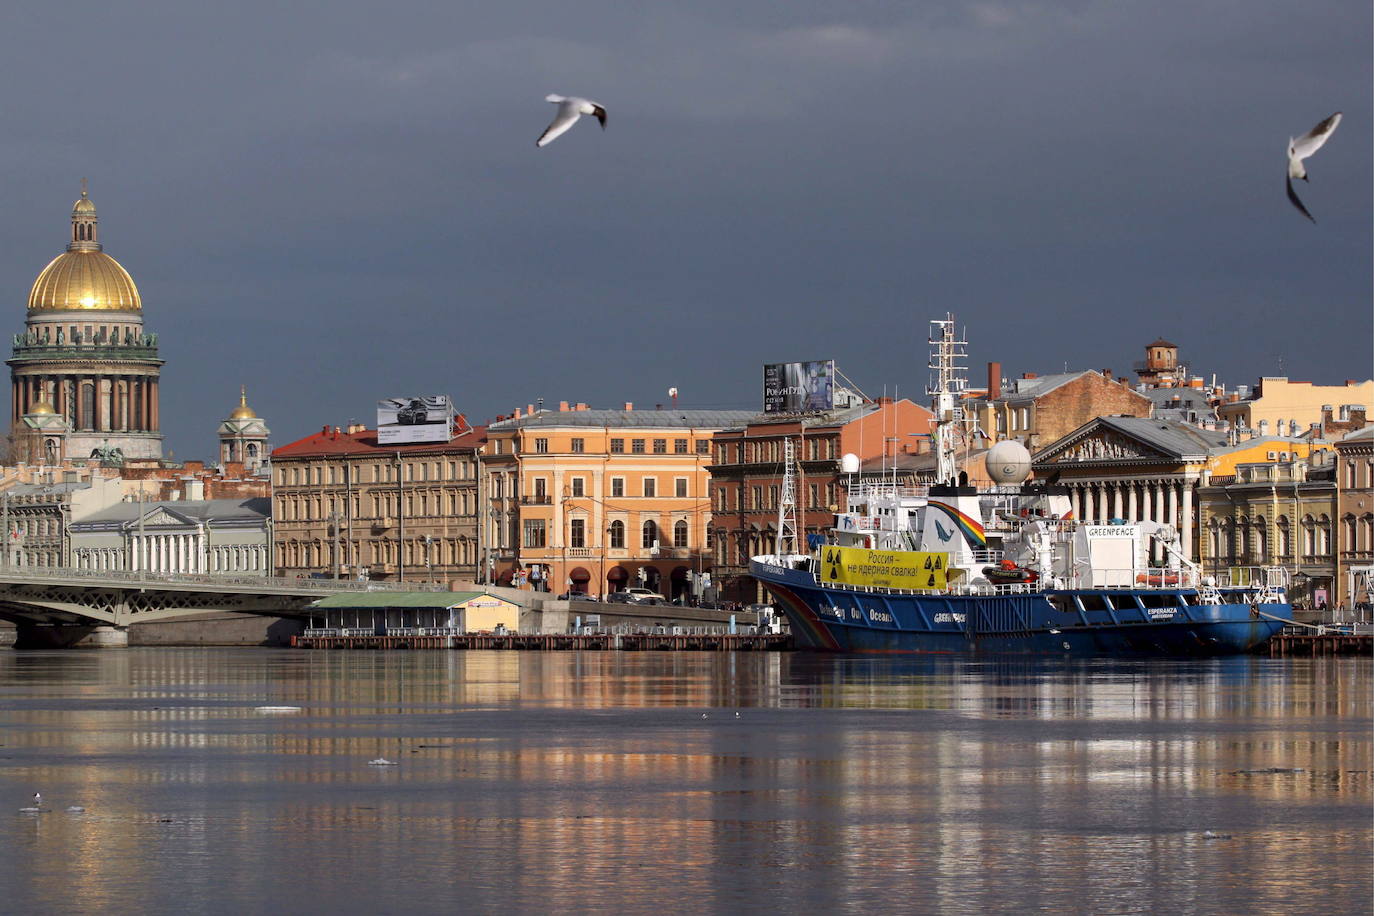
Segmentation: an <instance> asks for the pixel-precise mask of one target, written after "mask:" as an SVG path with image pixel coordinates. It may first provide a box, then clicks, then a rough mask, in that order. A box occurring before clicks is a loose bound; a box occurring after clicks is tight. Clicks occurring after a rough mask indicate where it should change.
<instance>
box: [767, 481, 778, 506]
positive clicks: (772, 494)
mask: <svg viewBox="0 0 1374 916" xmlns="http://www.w3.org/2000/svg"><path fill="white" fill-rule="evenodd" d="M777 507H778V488H777V485H776V484H774V485H773V486H771V487H769V488H768V508H770V509H776V508H777Z"/></svg>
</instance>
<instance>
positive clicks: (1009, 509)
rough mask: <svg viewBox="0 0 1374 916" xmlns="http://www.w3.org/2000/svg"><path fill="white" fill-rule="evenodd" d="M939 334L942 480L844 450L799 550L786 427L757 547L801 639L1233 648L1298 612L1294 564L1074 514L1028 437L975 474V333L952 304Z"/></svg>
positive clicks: (936, 377) (1034, 648) (835, 645)
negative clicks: (871, 464)
mask: <svg viewBox="0 0 1374 916" xmlns="http://www.w3.org/2000/svg"><path fill="white" fill-rule="evenodd" d="M930 345H931V359H930V371H931V380H930V386H929V389H928V392H929V394H930V395H931V397H932V403H933V407H934V413H935V419H934V421H933V430H932V433H931V439H932V445H933V450H934V452H935V468H936V472H935V480H936V481H937V483H933V484H930V485H922V486H913V485H910V484H901V485H899V483H898V482H897V481H896V479H895V476H894V477H893V478H892V479H867V478H865V477H864V476H863V475H860V474H858V471H859V470H860V468H859V460H858V458H857V457H855V456H853V455H846V456H844V458H843V459H842V462H841V473H842V474H843V475H844V476H845V478H846V496H845V505H844V507H843V509H844V511H842V512H836V514H835V520H834V525H833V527H831V528H830V529H829V530H828V532H827V533H826V534H824V535H821V536H815V535H813V536H811V537H810V538H809V539H808V542H807V543H805V548H806V549H804V550H799V549H798V546H799V544H798V538H797V533H796V530H797V529H796V506H795V491H796V484H795V461H794V457H793V454H792V452H793V450H792V447H791V443H790V442H788V443H785V446H786V447H785V451H784V459H785V472H784V478H783V483H782V487H781V493H780V501H779V510H778V524H777V534H776V539H775V542H774V551H773V553H771V554H764V555H760V556H755V557H752V558H751V559H750V562H749V570H750V574H751V575H752V576H753V577H754V578H755V579H757V580H758V581H759V582H760V583H762V584H763V586H764V587H765V589H767V591H768V592H769V594H770V595H771V596H772V598H773V600H774V601H775V603H776V604H777V606H778V608H779V609H780V610H781V612H782V613H783V614H784V615H785V617H786V619H787V621H788V624H789V627H790V629H791V632H792V634H793V638H794V640H795V642H796V645H797V646H798V647H800V648H809V649H818V650H828V651H835V652H868V653H939V652H950V653H953V652H980V653H1038V654H1068V655H1108V656H1199V655H1207V656H1210V655H1233V654H1239V653H1244V652H1251V651H1254V650H1255V649H1257V648H1258V647H1260V646H1262V645H1263V644H1264V643H1265V642H1266V641H1267V640H1269V639H1270V638H1271V637H1272V636H1274V635H1275V634H1276V633H1278V632H1279V631H1280V630H1281V629H1282V628H1283V627H1284V626H1285V625H1287V624H1290V623H1292V616H1293V612H1292V606H1291V604H1290V603H1289V601H1288V598H1287V590H1288V579H1287V571H1286V570H1285V569H1284V568H1283V567H1238V568H1232V569H1231V570H1228V571H1226V572H1225V573H1224V574H1222V575H1219V576H1218V575H1204V574H1203V571H1202V569H1201V568H1200V567H1199V566H1198V565H1197V564H1196V563H1194V562H1193V561H1192V560H1191V559H1190V558H1189V557H1187V556H1185V555H1184V553H1183V551H1182V548H1181V545H1180V541H1179V536H1178V532H1177V530H1176V529H1175V528H1174V527H1172V526H1170V525H1167V524H1164V523H1161V522H1155V521H1130V520H1126V519H1120V518H1112V519H1106V520H1093V521H1089V520H1080V519H1076V518H1074V514H1073V507H1072V506H1073V504H1072V501H1071V499H1070V496H1069V493H1068V490H1067V489H1066V488H1063V487H1058V486H1056V485H1055V484H1054V483H1052V482H1032V481H1030V480H1029V477H1030V471H1031V459H1030V454H1029V453H1028V452H1027V450H1026V448H1025V446H1023V445H1022V444H1021V443H1020V442H1017V441H1015V440H1004V441H1002V442H998V443H996V444H995V445H993V447H992V448H991V449H990V450H989V451H988V453H987V458H986V466H987V470H988V475H989V477H990V478H991V479H992V480H993V485H992V486H990V487H983V488H981V489H980V488H975V487H972V486H969V485H968V476H967V474H966V473H964V472H962V471H961V470H960V469H959V467H958V463H957V460H956V459H957V444H958V442H959V441H961V439H962V441H968V438H969V433H970V428H969V427H970V425H971V424H972V417H971V415H970V414H968V413H967V412H965V411H964V410H962V409H961V404H962V402H963V399H964V396H965V385H966V382H965V380H964V374H963V373H964V367H963V366H962V365H961V362H962V361H963V360H964V359H966V353H967V342H966V341H965V340H964V339H963V338H962V336H961V335H960V334H959V333H958V332H957V331H956V329H955V324H954V319H953V316H951V315H946V316H945V317H944V318H943V319H937V320H934V321H932V322H931V333H930ZM839 508H840V507H838V506H837V507H835V509H839ZM811 541H814V543H812V542H811Z"/></svg>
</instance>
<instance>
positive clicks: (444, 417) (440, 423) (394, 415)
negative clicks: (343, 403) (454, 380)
mask: <svg viewBox="0 0 1374 916" xmlns="http://www.w3.org/2000/svg"><path fill="white" fill-rule="evenodd" d="M452 417H453V406H452V405H451V404H450V403H449V399H448V395H446V394H436V395H433V396H431V397H422V398H384V399H382V400H380V401H378V402H377V444H378V445H391V444H396V443H406V442H447V441H448V440H449V439H450V438H451V435H450V429H451V426H450V423H451V419H452Z"/></svg>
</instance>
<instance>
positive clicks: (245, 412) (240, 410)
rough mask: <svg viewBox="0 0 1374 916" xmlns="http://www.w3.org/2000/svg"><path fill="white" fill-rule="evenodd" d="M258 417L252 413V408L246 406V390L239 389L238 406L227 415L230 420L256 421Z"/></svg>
mask: <svg viewBox="0 0 1374 916" xmlns="http://www.w3.org/2000/svg"><path fill="white" fill-rule="evenodd" d="M257 418H258V415H257V414H255V413H253V408H251V407H249V406H248V390H247V389H246V388H243V387H240V388H239V406H237V407H235V408H234V412H233V413H231V414H229V419H231V420H256V419H257Z"/></svg>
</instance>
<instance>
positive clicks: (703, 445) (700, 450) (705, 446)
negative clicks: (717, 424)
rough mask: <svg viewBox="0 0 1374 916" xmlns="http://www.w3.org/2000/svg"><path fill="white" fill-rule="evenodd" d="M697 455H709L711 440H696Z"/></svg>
mask: <svg viewBox="0 0 1374 916" xmlns="http://www.w3.org/2000/svg"><path fill="white" fill-rule="evenodd" d="M697 454H698V455H709V454H711V440H710V439H698V440H697Z"/></svg>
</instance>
